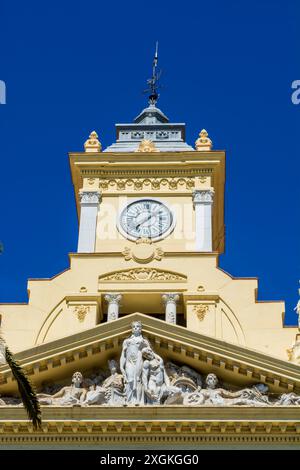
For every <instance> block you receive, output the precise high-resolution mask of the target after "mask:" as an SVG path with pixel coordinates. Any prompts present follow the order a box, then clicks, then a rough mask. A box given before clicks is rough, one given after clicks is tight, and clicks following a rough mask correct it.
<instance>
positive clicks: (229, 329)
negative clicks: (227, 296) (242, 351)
mask: <svg viewBox="0 0 300 470" xmlns="http://www.w3.org/2000/svg"><path fill="white" fill-rule="evenodd" d="M220 312H221V339H223V340H224V341H228V342H230V343H237V344H240V345H241V346H246V338H245V334H244V330H243V328H242V325H241V323H240V321H239V319H238V317H237V316H236V314H235V313H234V311H233V310H232V308H230V307H229V305H228V304H227V303H226V302H224V300H222V299H221V300H220Z"/></svg>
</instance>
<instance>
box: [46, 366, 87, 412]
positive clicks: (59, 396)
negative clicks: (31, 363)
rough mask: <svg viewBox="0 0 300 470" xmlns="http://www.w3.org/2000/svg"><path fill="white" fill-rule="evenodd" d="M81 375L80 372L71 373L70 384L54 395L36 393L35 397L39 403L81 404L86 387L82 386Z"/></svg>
mask: <svg viewBox="0 0 300 470" xmlns="http://www.w3.org/2000/svg"><path fill="white" fill-rule="evenodd" d="M82 383H83V376H82V373H81V372H75V373H74V374H73V375H72V384H71V385H68V386H67V387H63V388H62V389H61V390H59V391H58V392H57V393H55V394H54V395H48V394H46V393H38V395H37V397H38V400H39V402H40V404H41V405H57V406H66V405H81V404H82V402H83V401H84V400H85V397H86V389H85V388H83V387H82Z"/></svg>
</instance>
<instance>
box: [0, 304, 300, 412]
mask: <svg viewBox="0 0 300 470" xmlns="http://www.w3.org/2000/svg"><path fill="white" fill-rule="evenodd" d="M134 320H135V321H138V320H139V321H141V322H142V323H143V331H144V335H145V336H146V337H147V338H148V339H149V340H150V342H152V343H153V345H154V349H155V350H156V351H157V353H159V354H161V355H166V356H167V357H168V358H170V360H173V361H175V362H176V361H177V362H179V363H183V364H187V365H191V366H192V367H195V368H196V369H197V370H200V371H201V372H202V373H207V372H209V371H213V372H215V373H217V374H218V375H219V376H220V378H221V379H224V380H225V381H227V382H228V381H230V382H232V383H238V384H243V385H244V384H248V385H249V384H251V383H258V382H263V383H266V384H267V385H268V386H269V387H270V390H271V392H275V393H284V392H287V391H288V392H290V391H295V393H298V394H299V392H300V367H299V366H297V365H294V364H291V363H289V362H287V361H283V360H281V359H277V358H275V357H272V356H268V355H266V354H263V353H260V352H258V351H254V350H251V349H248V348H245V347H241V346H238V345H235V344H231V343H227V342H224V341H221V340H218V339H215V338H212V337H208V336H204V335H201V334H199V333H195V332H193V331H190V330H188V329H186V328H184V327H180V326H178V325H171V324H168V323H166V322H164V321H161V320H158V319H156V318H153V317H149V316H147V315H143V314H139V313H137V314H130V315H126V316H125V317H123V318H119V319H118V320H115V321H114V322H111V323H101V324H100V325H98V326H96V327H95V328H92V329H90V330H86V331H83V332H81V333H78V334H76V335H72V336H69V337H66V338H63V339H60V340H56V341H52V342H49V343H44V344H42V345H40V346H38V347H35V348H32V349H29V350H26V351H23V352H21V353H17V354H16V359H17V360H18V361H19V362H20V364H21V365H22V366H23V367H25V369H26V370H27V371H28V373H29V375H30V376H32V379H33V382H34V383H35V384H36V385H37V386H38V385H39V384H40V383H42V382H43V381H44V380H45V376H46V375H47V374H48V375H49V371H50V372H51V379H52V380H55V379H57V378H58V377H62V375H64V376H67V374H71V372H70V371H74V368H76V369H80V368H82V369H86V368H87V366H89V367H91V368H92V367H95V366H97V367H100V366H101V360H102V361H105V360H106V358H107V356H113V355H116V354H117V353H119V350H120V344H121V342H122V340H123V339H124V338H126V337H127V336H128V335H129V334H130V331H131V326H130V325H131V322H132V321H134ZM104 352H105V354H106V356H105V354H103V353H104ZM0 377H1V378H2V380H1V381H0V393H1V394H2V395H5V393H8V392H9V393H11V392H15V391H16V389H17V388H16V383H15V381H14V380H12V374H11V371H10V369H8V368H7V367H6V366H2V367H1V368H0ZM276 408H277V407H276Z"/></svg>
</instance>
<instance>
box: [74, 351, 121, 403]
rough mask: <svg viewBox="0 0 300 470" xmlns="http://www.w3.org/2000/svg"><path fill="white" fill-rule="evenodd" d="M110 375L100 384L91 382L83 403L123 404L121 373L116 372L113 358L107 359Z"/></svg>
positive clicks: (115, 363)
mask: <svg viewBox="0 0 300 470" xmlns="http://www.w3.org/2000/svg"><path fill="white" fill-rule="evenodd" d="M108 367H109V370H110V376H109V377H107V378H106V379H105V380H104V382H103V383H102V385H97V384H95V383H94V384H92V385H91V386H90V387H89V390H88V392H87V394H86V398H85V400H84V402H83V405H103V404H110V405H117V404H124V402H125V394H124V393H123V387H124V384H123V375H122V374H119V373H118V372H117V369H118V367H117V362H116V361H115V360H114V359H111V360H110V361H108Z"/></svg>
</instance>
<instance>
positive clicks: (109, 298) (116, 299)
mask: <svg viewBox="0 0 300 470" xmlns="http://www.w3.org/2000/svg"><path fill="white" fill-rule="evenodd" d="M104 299H105V301H106V302H107V303H108V304H109V305H112V304H114V305H119V304H120V302H121V299H122V295H121V294H115V293H108V294H105V296H104Z"/></svg>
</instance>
